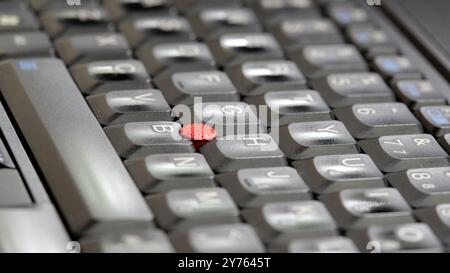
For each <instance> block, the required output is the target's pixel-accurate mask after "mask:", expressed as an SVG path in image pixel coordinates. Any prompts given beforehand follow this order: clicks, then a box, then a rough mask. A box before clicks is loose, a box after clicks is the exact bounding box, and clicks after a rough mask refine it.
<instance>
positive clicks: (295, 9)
mask: <svg viewBox="0 0 450 273" xmlns="http://www.w3.org/2000/svg"><path fill="white" fill-rule="evenodd" d="M248 2H250V4H251V5H252V7H253V9H254V10H255V11H256V12H257V14H258V16H259V18H261V19H262V20H263V21H264V22H265V24H266V25H269V26H270V25H275V24H277V23H278V22H280V21H282V20H283V19H286V18H316V17H319V16H320V11H319V10H318V9H317V7H316V5H315V2H314V1H311V0H278V1H273V0H263V1H248Z"/></svg>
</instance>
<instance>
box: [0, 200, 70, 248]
mask: <svg viewBox="0 0 450 273" xmlns="http://www.w3.org/2000/svg"><path fill="white" fill-rule="evenodd" d="M65 197H66V198H68V196H65ZM0 222H1V223H2V224H1V225H0V252H1V253H64V252H66V253H67V252H68V251H69V249H68V248H67V247H68V246H69V243H70V241H71V240H70V238H69V236H68V235H67V232H66V230H65V228H64V226H63V223H62V222H61V221H60V219H59V217H58V214H57V212H56V211H55V210H54V209H53V208H52V207H51V206H48V205H43V206H36V207H33V208H30V207H28V208H21V207H16V208H1V209H0Z"/></svg>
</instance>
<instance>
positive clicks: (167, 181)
mask: <svg viewBox="0 0 450 273" xmlns="http://www.w3.org/2000/svg"><path fill="white" fill-rule="evenodd" d="M125 165H126V166H127V169H128V171H129V172H130V174H131V176H132V177H133V178H134V181H135V182H136V184H137V185H138V187H139V189H141V191H142V192H144V193H153V192H161V191H168V190H172V189H184V188H206V187H214V186H215V184H214V173H213V171H212V170H211V168H210V167H209V165H208V163H207V162H206V160H205V158H204V157H203V156H202V155H201V154H194V153H192V154H159V155H149V156H146V157H144V158H137V159H130V160H127V161H125Z"/></svg>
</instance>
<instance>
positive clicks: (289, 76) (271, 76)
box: [226, 60, 306, 96]
mask: <svg viewBox="0 0 450 273" xmlns="http://www.w3.org/2000/svg"><path fill="white" fill-rule="evenodd" d="M226 72H227V73H228V75H229V76H230V78H231V79H232V80H233V82H234V85H235V86H237V87H238V89H239V92H240V93H241V94H242V95H243V96H258V95H262V94H264V93H266V92H268V91H273V90H277V91H279V90H289V89H301V88H304V87H305V86H306V79H305V77H304V76H303V74H302V72H300V70H299V69H298V68H297V66H296V65H295V63H293V62H291V61H284V60H272V61H253V62H244V63H242V64H241V65H238V66H233V67H229V68H228V69H227V70H226Z"/></svg>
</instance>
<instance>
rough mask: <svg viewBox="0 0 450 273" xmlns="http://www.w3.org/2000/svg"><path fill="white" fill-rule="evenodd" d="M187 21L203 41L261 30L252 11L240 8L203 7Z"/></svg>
mask: <svg viewBox="0 0 450 273" xmlns="http://www.w3.org/2000/svg"><path fill="white" fill-rule="evenodd" d="M189 19H190V21H191V24H192V27H193V29H194V30H195V32H196V33H198V35H199V36H200V37H201V38H203V39H206V38H208V37H212V36H217V35H221V34H224V33H238V32H252V31H261V29H262V28H261V25H260V24H259V22H258V18H257V17H256V15H255V14H254V13H253V11H252V10H251V9H248V8H242V7H233V6H229V7H205V8H202V9H200V10H199V11H198V12H197V13H193V14H191V15H190V16H189Z"/></svg>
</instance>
